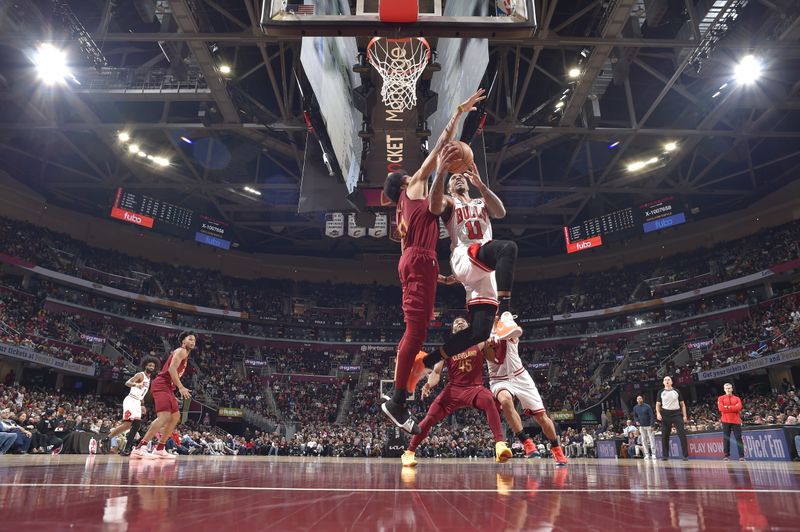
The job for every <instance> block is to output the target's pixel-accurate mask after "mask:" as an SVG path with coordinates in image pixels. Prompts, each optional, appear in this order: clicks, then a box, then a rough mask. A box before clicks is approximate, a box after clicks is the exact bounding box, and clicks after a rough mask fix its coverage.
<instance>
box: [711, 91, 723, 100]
mask: <svg viewBox="0 0 800 532" xmlns="http://www.w3.org/2000/svg"><path fill="white" fill-rule="evenodd" d="M720 94H722V93H721V92H719V91H717V92H715V93H714V94H712V95H711V97H712V98H716V97H717V96H719V95H720Z"/></svg>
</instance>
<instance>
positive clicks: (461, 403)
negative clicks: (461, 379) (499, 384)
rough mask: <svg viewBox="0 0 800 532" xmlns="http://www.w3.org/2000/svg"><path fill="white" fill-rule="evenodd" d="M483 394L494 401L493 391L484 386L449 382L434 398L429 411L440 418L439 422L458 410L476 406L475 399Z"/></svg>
mask: <svg viewBox="0 0 800 532" xmlns="http://www.w3.org/2000/svg"><path fill="white" fill-rule="evenodd" d="M481 395H485V396H486V397H487V398H488V399H489V400H490V401H494V396H492V392H490V391H489V390H488V389H487V388H486V387H484V386H478V385H475V386H453V385H450V384H448V385H447V386H445V387H444V390H442V391H441V392H440V393H439V395H437V396H436V399H434V400H433V403H431V407H430V410H428V413H429V414H430V415H431V416H433V417H434V418H435V419H436V418H438V419H436V421H437V422H438V421H441V420H442V419H444V418H446V417H447V416H449V415H450V414H452V413H453V412H455V411H456V410H461V409H462V408H472V407H474V406H475V401H477V399H478V397H480V396H481ZM440 416H441V417H440Z"/></svg>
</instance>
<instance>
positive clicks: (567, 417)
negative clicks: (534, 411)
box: [549, 410, 575, 421]
mask: <svg viewBox="0 0 800 532" xmlns="http://www.w3.org/2000/svg"><path fill="white" fill-rule="evenodd" d="M549 414H550V419H552V420H553V421H572V420H573V419H575V412H573V411H572V410H551V411H550V412H549Z"/></svg>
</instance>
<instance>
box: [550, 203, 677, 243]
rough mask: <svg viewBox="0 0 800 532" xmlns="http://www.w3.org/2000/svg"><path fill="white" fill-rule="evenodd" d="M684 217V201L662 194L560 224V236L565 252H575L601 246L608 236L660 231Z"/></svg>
mask: <svg viewBox="0 0 800 532" xmlns="http://www.w3.org/2000/svg"><path fill="white" fill-rule="evenodd" d="M687 221H688V218H687V216H686V207H685V205H684V203H683V202H682V201H681V200H680V199H678V198H675V197H666V198H661V199H657V200H654V201H650V202H647V203H643V204H641V205H639V206H638V207H637V208H634V207H627V208H625V209H621V210H618V211H614V212H611V213H608V214H604V215H602V216H598V217H597V218H590V219H588V220H584V221H583V222H582V223H580V224H578V225H573V226H571V227H564V240H565V241H566V244H567V253H575V252H576V251H583V250H585V249H589V248H592V247H599V246H602V245H603V242H608V241H609V240H612V239H613V240H624V239H625V238H627V237H629V236H634V235H639V234H642V233H652V232H654V231H660V230H662V229H667V228H669V227H674V226H676V225H681V224H683V223H686V222H687Z"/></svg>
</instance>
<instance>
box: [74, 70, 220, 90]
mask: <svg viewBox="0 0 800 532" xmlns="http://www.w3.org/2000/svg"><path fill="white" fill-rule="evenodd" d="M82 75H83V77H82V81H81V87H80V90H93V91H120V92H125V93H129V92H134V93H135V92H140V93H142V92H150V93H158V92H170V93H175V92H199V91H201V90H202V91H208V90H209V89H208V83H207V82H206V80H205V78H203V74H202V72H200V71H199V70H197V69H190V70H189V71H188V72H187V79H185V80H179V79H177V78H175V77H174V76H173V75H172V73H171V72H169V71H168V70H164V69H147V70H142V69H133V68H102V69H100V70H99V71H98V70H95V69H87V70H86V71H85V72H82Z"/></svg>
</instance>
